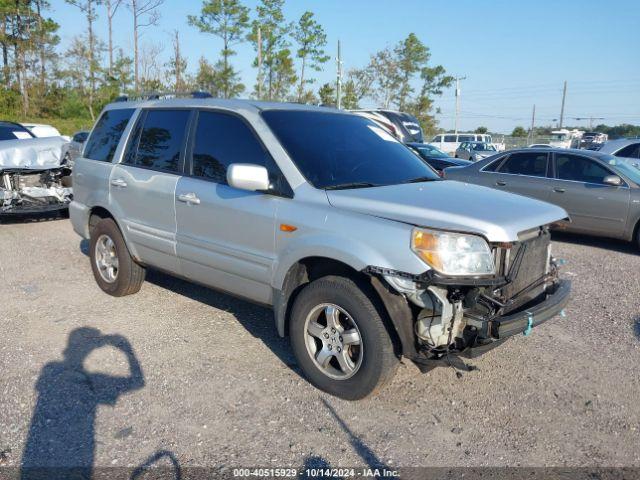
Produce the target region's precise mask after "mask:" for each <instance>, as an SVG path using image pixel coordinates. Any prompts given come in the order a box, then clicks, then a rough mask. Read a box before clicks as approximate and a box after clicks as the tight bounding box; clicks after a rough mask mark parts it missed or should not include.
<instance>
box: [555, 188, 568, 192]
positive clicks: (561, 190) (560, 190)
mask: <svg viewBox="0 0 640 480" xmlns="http://www.w3.org/2000/svg"><path fill="white" fill-rule="evenodd" d="M553 191H554V192H556V193H564V192H565V191H566V190H565V189H564V188H560V187H556V188H554V189H553Z"/></svg>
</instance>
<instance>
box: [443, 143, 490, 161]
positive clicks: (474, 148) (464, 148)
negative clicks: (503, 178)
mask: <svg viewBox="0 0 640 480" xmlns="http://www.w3.org/2000/svg"><path fill="white" fill-rule="evenodd" d="M496 153H498V150H497V149H496V147H494V146H493V145H492V144H490V143H485V142H463V143H461V144H460V146H459V147H458V149H457V150H456V153H455V155H454V156H455V157H456V158H463V159H465V160H471V161H472V162H477V161H478V160H482V159H484V158H487V157H490V156H491V155H495V154H496Z"/></svg>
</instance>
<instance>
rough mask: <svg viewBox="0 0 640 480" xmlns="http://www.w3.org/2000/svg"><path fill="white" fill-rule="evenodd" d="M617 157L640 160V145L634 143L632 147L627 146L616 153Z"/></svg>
mask: <svg viewBox="0 0 640 480" xmlns="http://www.w3.org/2000/svg"><path fill="white" fill-rule="evenodd" d="M615 156H616V157H626V158H640V143H633V144H631V145H627V146H626V147H624V148H623V149H622V150H620V151H619V152H616V154H615Z"/></svg>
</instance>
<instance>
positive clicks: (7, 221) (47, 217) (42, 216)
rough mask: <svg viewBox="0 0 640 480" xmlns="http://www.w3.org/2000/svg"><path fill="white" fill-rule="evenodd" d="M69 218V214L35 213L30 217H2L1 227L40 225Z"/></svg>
mask: <svg viewBox="0 0 640 480" xmlns="http://www.w3.org/2000/svg"><path fill="white" fill-rule="evenodd" d="M66 218H69V212H67V211H62V212H52V213H34V214H30V215H15V214H14V215H0V225H11V224H15V223H38V222H49V221H52V220H64V219H66Z"/></svg>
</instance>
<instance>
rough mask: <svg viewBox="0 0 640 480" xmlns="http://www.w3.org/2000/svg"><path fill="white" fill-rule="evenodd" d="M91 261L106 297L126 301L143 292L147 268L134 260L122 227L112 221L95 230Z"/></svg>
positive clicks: (92, 239)
mask: <svg viewBox="0 0 640 480" xmlns="http://www.w3.org/2000/svg"><path fill="white" fill-rule="evenodd" d="M89 258H90V259H91V269H92V270H93V276H94V278H95V279H96V283H97V284H98V286H99V287H100V288H101V289H102V291H104V292H105V293H108V294H109V295H112V296H114V297H122V296H125V295H131V294H132V293H136V292H137V291H138V290H140V287H141V286H142V283H143V282H144V277H145V268H144V267H142V266H140V265H138V264H137V263H136V262H135V260H134V259H133V258H132V257H131V254H130V253H129V249H128V248H127V245H126V244H125V242H124V238H123V237H122V233H121V232H120V229H119V228H118V225H116V222H114V221H113V220H112V219H111V218H104V219H102V220H100V221H99V222H98V223H96V224H95V226H94V227H93V228H92V229H91V236H90V239H89Z"/></svg>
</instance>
